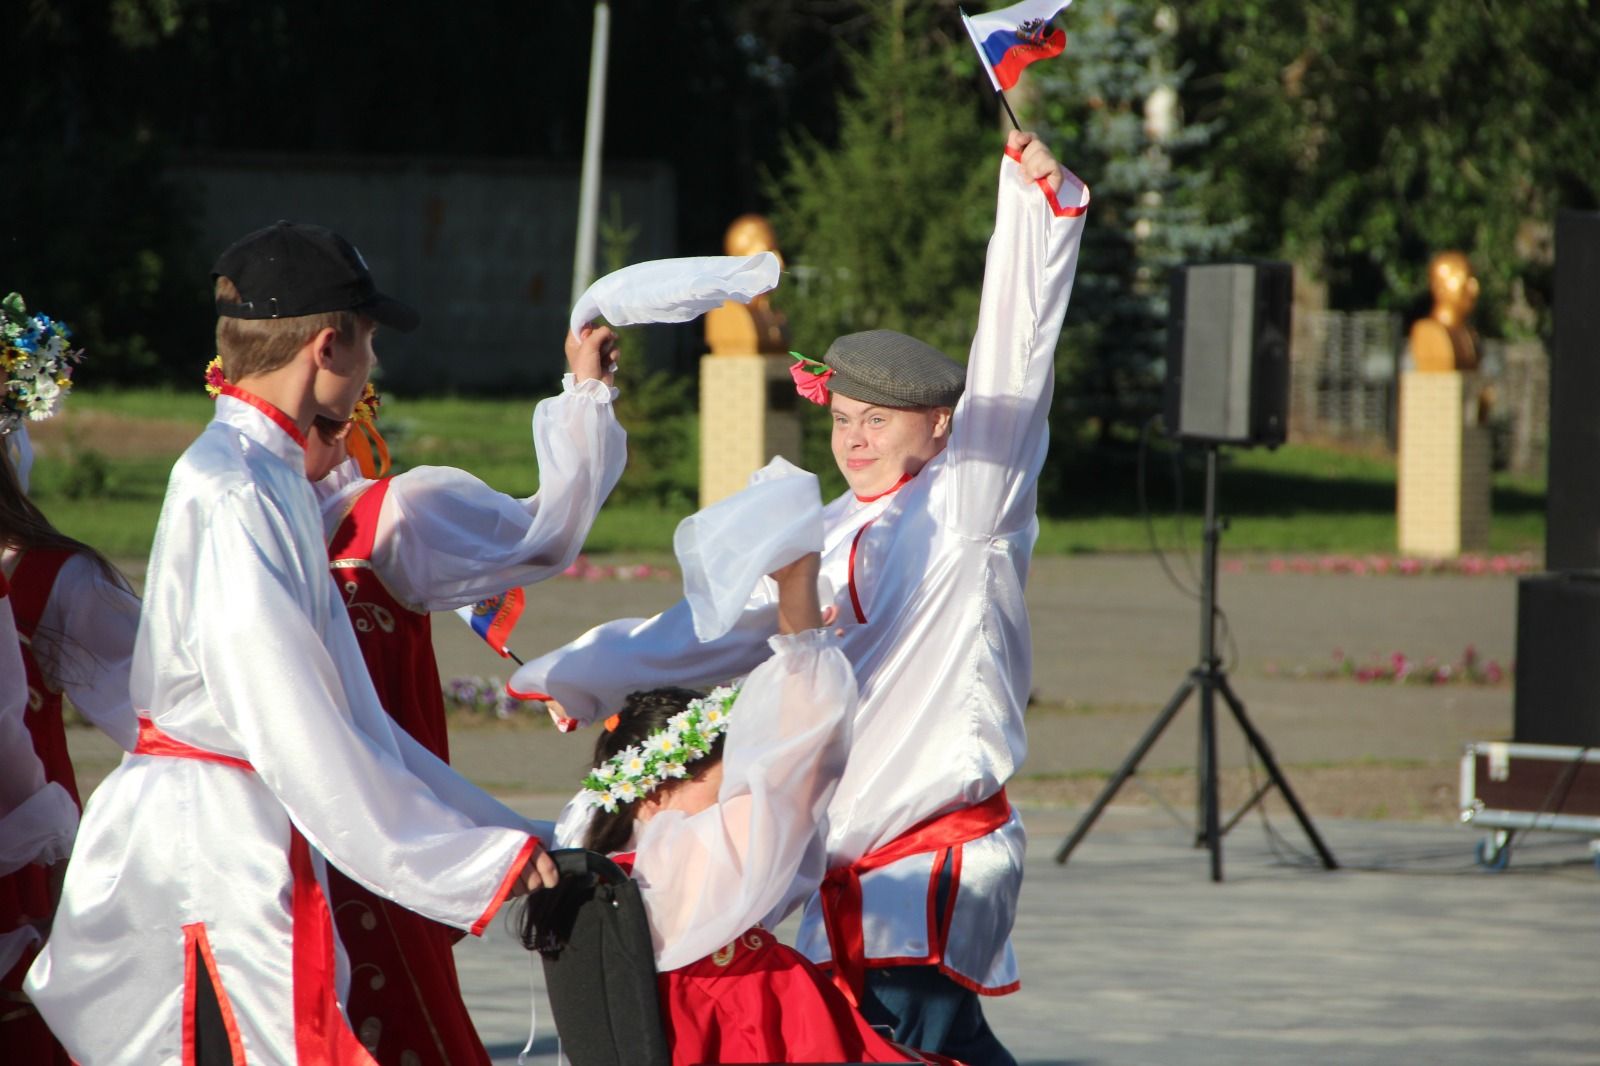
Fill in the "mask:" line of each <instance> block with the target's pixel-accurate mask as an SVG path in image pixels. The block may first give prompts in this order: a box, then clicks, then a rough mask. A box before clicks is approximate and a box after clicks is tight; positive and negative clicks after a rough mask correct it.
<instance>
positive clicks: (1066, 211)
mask: <svg viewBox="0 0 1600 1066" xmlns="http://www.w3.org/2000/svg"><path fill="white" fill-rule="evenodd" d="M1006 155H1007V156H1008V157H1009V158H1011V159H1013V160H1015V161H1016V162H1018V163H1021V162H1022V153H1021V152H1019V151H1017V150H1016V149H1015V148H1012V147H1011V146H1010V145H1009V144H1008V145H1006ZM1061 175H1062V184H1066V182H1068V181H1072V182H1076V183H1077V186H1078V188H1079V189H1082V190H1083V203H1081V204H1078V205H1077V206H1075V207H1067V206H1063V205H1062V203H1061V201H1060V200H1059V199H1057V198H1056V190H1054V189H1052V188H1051V187H1050V182H1049V181H1048V180H1046V179H1045V178H1039V179H1037V184H1038V186H1039V188H1041V189H1043V190H1044V198H1045V199H1046V200H1047V201H1049V203H1050V212H1051V214H1053V215H1055V216H1056V217H1057V218H1077V217H1078V216H1079V215H1081V214H1083V213H1084V212H1085V211H1087V210H1089V186H1087V185H1085V184H1084V183H1083V182H1081V181H1079V180H1078V176H1077V175H1076V174H1074V173H1072V172H1071V171H1070V170H1067V169H1066V168H1065V167H1063V168H1062V170H1061Z"/></svg>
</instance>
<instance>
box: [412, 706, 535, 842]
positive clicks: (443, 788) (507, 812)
mask: <svg viewBox="0 0 1600 1066" xmlns="http://www.w3.org/2000/svg"><path fill="white" fill-rule="evenodd" d="M394 737H395V740H396V741H397V742H398V743H399V745H400V757H401V759H403V760H404V761H405V764H406V769H408V770H410V771H411V772H412V773H413V774H416V775H417V777H419V778H421V779H422V781H423V783H424V784H426V785H427V786H428V788H430V789H432V790H433V794H434V795H435V796H438V797H439V798H440V799H441V800H443V801H444V802H445V803H447V804H449V805H450V806H451V807H454V808H455V809H456V810H458V811H460V812H461V813H462V814H465V815H466V816H467V817H468V818H470V819H472V822H473V824H474V825H479V826H499V827H501V828H502V829H516V830H520V831H521V832H524V833H527V834H528V835H529V836H532V837H536V838H537V839H538V841H539V843H540V844H541V845H542V846H543V847H546V848H549V847H552V846H554V841H555V837H556V824H555V823H554V822H551V821H546V820H544V819H540V818H524V817H523V816H522V815H520V814H518V813H517V812H516V811H514V810H512V809H511V808H510V807H507V806H506V805H505V804H504V803H501V802H500V801H499V800H497V799H495V798H494V797H493V796H491V795H489V793H487V792H485V791H484V790H483V789H481V788H479V787H478V786H477V785H474V784H473V783H472V782H470V781H468V780H467V779H466V778H465V777H463V776H461V774H460V772H459V771H456V770H454V769H452V768H451V767H450V764H449V763H447V762H445V761H444V760H443V759H441V758H439V757H438V756H437V755H435V754H434V753H433V752H431V751H429V750H428V749H427V748H426V747H424V746H423V745H422V744H421V743H420V742H419V741H418V740H417V739H416V738H415V737H413V736H412V735H411V734H410V733H407V732H406V731H405V730H404V729H398V728H397V729H395V730H394Z"/></svg>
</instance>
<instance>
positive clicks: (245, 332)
mask: <svg viewBox="0 0 1600 1066" xmlns="http://www.w3.org/2000/svg"><path fill="white" fill-rule="evenodd" d="M215 293H216V300H217V303H225V304H237V303H243V302H244V300H243V299H242V298H241V297H240V295H239V288H238V286H237V285H235V284H234V283H233V279H232V278H228V277H222V276H219V277H218V278H217V283H216V290H215ZM362 317H363V316H362V315H361V314H359V313H358V312H355V311H324V312H322V313H320V314H315V315H300V316H298V317H296V318H229V317H227V316H225V315H218V316H217V354H218V355H219V356H221V357H222V374H223V376H224V377H226V378H227V379H228V380H229V381H240V380H243V379H244V378H247V377H250V376H251V375H254V374H266V373H269V372H271V371H273V370H277V369H278V368H279V367H281V366H285V365H287V364H288V363H289V361H290V360H291V359H293V358H294V356H295V353H296V352H298V351H299V350H300V349H301V348H302V347H304V346H305V344H306V342H307V341H309V340H310V339H311V338H312V337H315V336H316V335H317V334H318V333H320V332H321V331H323V330H325V329H331V330H333V331H334V332H335V333H337V334H338V335H339V340H341V341H342V342H344V343H345V344H352V343H354V342H355V340H356V338H357V336H358V335H359V334H360V330H361V320H362Z"/></svg>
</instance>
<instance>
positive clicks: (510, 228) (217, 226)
mask: <svg viewBox="0 0 1600 1066" xmlns="http://www.w3.org/2000/svg"><path fill="white" fill-rule="evenodd" d="M174 176H175V177H176V178H177V179H178V180H179V181H180V182H182V183H184V184H186V185H189V186H190V187H191V188H192V189H193V191H194V192H195V194H196V196H197V202H198V203H199V204H200V205H201V207H202V210H201V213H200V216H199V218H198V219H197V220H196V225H197V227H198V229H199V243H200V246H201V247H202V248H206V249H208V250H210V254H213V255H214V254H215V253H216V252H220V251H221V250H222V249H223V248H225V247H227V245H228V244H230V243H231V242H232V241H233V240H235V239H237V238H238V237H240V236H242V235H243V234H245V233H248V232H249V231H251V230H252V229H256V228H259V227H261V226H265V225H268V224H270V223H272V222H274V221H276V220H278V219H280V218H288V219H293V220H295V221H297V222H315V223H317V224H319V225H324V226H328V227H330V228H332V229H334V230H337V231H338V232H340V233H342V234H344V235H345V236H346V237H348V238H350V239H351V240H352V241H354V242H355V244H356V246H357V247H358V248H360V249H361V253H362V255H363V256H364V257H365V258H366V260H367V262H368V264H369V265H370V266H371V267H372V272H373V275H374V276H375V277H376V278H377V280H378V285H379V286H380V287H381V288H382V289H383V290H384V291H386V292H389V293H391V294H392V295H394V296H397V297H399V298H401V299H403V300H406V301H408V302H410V303H411V304H412V305H413V306H415V307H416V308H417V309H418V310H419V311H420V312H421V313H422V325H421V327H419V328H418V329H417V330H416V332H414V333H412V334H410V335H402V334H398V333H388V332H385V333H380V334H379V339H378V356H379V359H380V361H381V363H382V366H383V371H382V381H383V383H384V386H385V387H387V388H393V389H398V390H401V391H407V392H414V391H422V390H429V391H431V390H434V389H439V388H444V389H459V390H464V391H487V390H495V389H506V390H513V391H520V392H527V391H529V390H531V389H534V388H538V387H543V386H545V385H546V384H548V382H549V381H551V380H552V379H553V378H555V377H556V376H558V375H559V374H560V372H561V371H562V369H564V360H563V357H562V349H561V338H562V337H563V335H564V334H565V332H566V318H567V313H568V311H569V310H570V308H571V305H572V298H573V296H574V294H573V293H572V292H571V291H570V290H571V287H572V254H573V245H574V242H575V238H576V227H577V204H578V166H577V163H576V162H573V163H571V164H557V163H535V162H499V161H481V160H477V161H475V160H415V159H381V158H371V157H345V158H337V157H310V156H208V157H203V158H197V159H192V160H189V161H187V162H185V163H184V164H183V165H182V166H180V167H178V168H176V170H175V175H174ZM614 198H620V200H619V202H620V207H621V216H622V222H623V225H624V226H625V227H628V228H634V229H636V233H635V235H634V237H633V239H632V241H631V244H630V247H629V248H628V251H627V258H626V260H625V261H626V262H637V261H639V260H644V259H654V258H660V257H664V256H671V255H676V254H680V253H678V251H677V247H676V246H677V232H676V189H675V182H674V179H673V175H672V171H671V169H670V168H669V167H668V166H667V165H666V164H665V163H650V162H647V163H624V164H613V165H611V166H609V167H608V168H607V169H606V170H605V172H604V174H603V179H602V186H601V192H600V204H601V218H602V221H604V220H605V219H606V218H608V217H609V216H610V214H611V210H612V204H613V200H614ZM606 251H607V249H606V246H605V237H604V228H602V236H601V244H600V248H599V250H598V252H597V256H596V259H597V265H596V269H597V270H598V271H599V272H601V273H604V272H605V270H606V262H607V260H606ZM645 342H646V344H647V345H648V346H649V348H650V350H649V351H648V352H647V353H634V354H635V358H636V359H638V361H635V362H633V364H632V365H634V366H638V365H639V363H640V362H644V363H650V364H661V363H663V362H666V361H669V360H670V359H671V358H672V351H671V349H672V347H673V346H674V344H675V343H676V340H675V338H674V337H673V335H672V334H671V333H670V332H669V331H662V332H661V333H660V334H654V333H652V335H650V336H648V337H647V338H645ZM640 356H643V358H642V359H640V358H639V357H640Z"/></svg>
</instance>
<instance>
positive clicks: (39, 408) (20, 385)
mask: <svg viewBox="0 0 1600 1066" xmlns="http://www.w3.org/2000/svg"><path fill="white" fill-rule="evenodd" d="M71 339H72V332H71V331H70V330H68V329H67V327H66V325H65V323H62V322H57V321H56V320H55V319H53V318H51V317H50V316H49V315H41V314H33V315H30V314H29V313H28V308H27V305H26V304H24V303H23V302H22V297H21V296H19V295H17V294H16V293H12V294H10V295H9V296H7V297H6V298H5V299H4V300H0V436H4V435H5V434H7V433H10V432H11V431H12V430H14V429H16V428H17V427H18V426H19V425H21V424H22V421H23V419H27V420H28V421H30V422H42V421H44V420H45V419H46V418H49V417H50V416H51V415H53V414H55V413H56V412H57V411H59V410H60V409H61V401H62V400H63V399H65V398H66V395H67V393H68V392H69V391H71V389H72V371H73V368H74V367H76V366H77V364H78V363H80V362H81V361H82V360H83V351H82V349H72V348H69V347H67V344H68V342H69V341H70V340H71Z"/></svg>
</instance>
